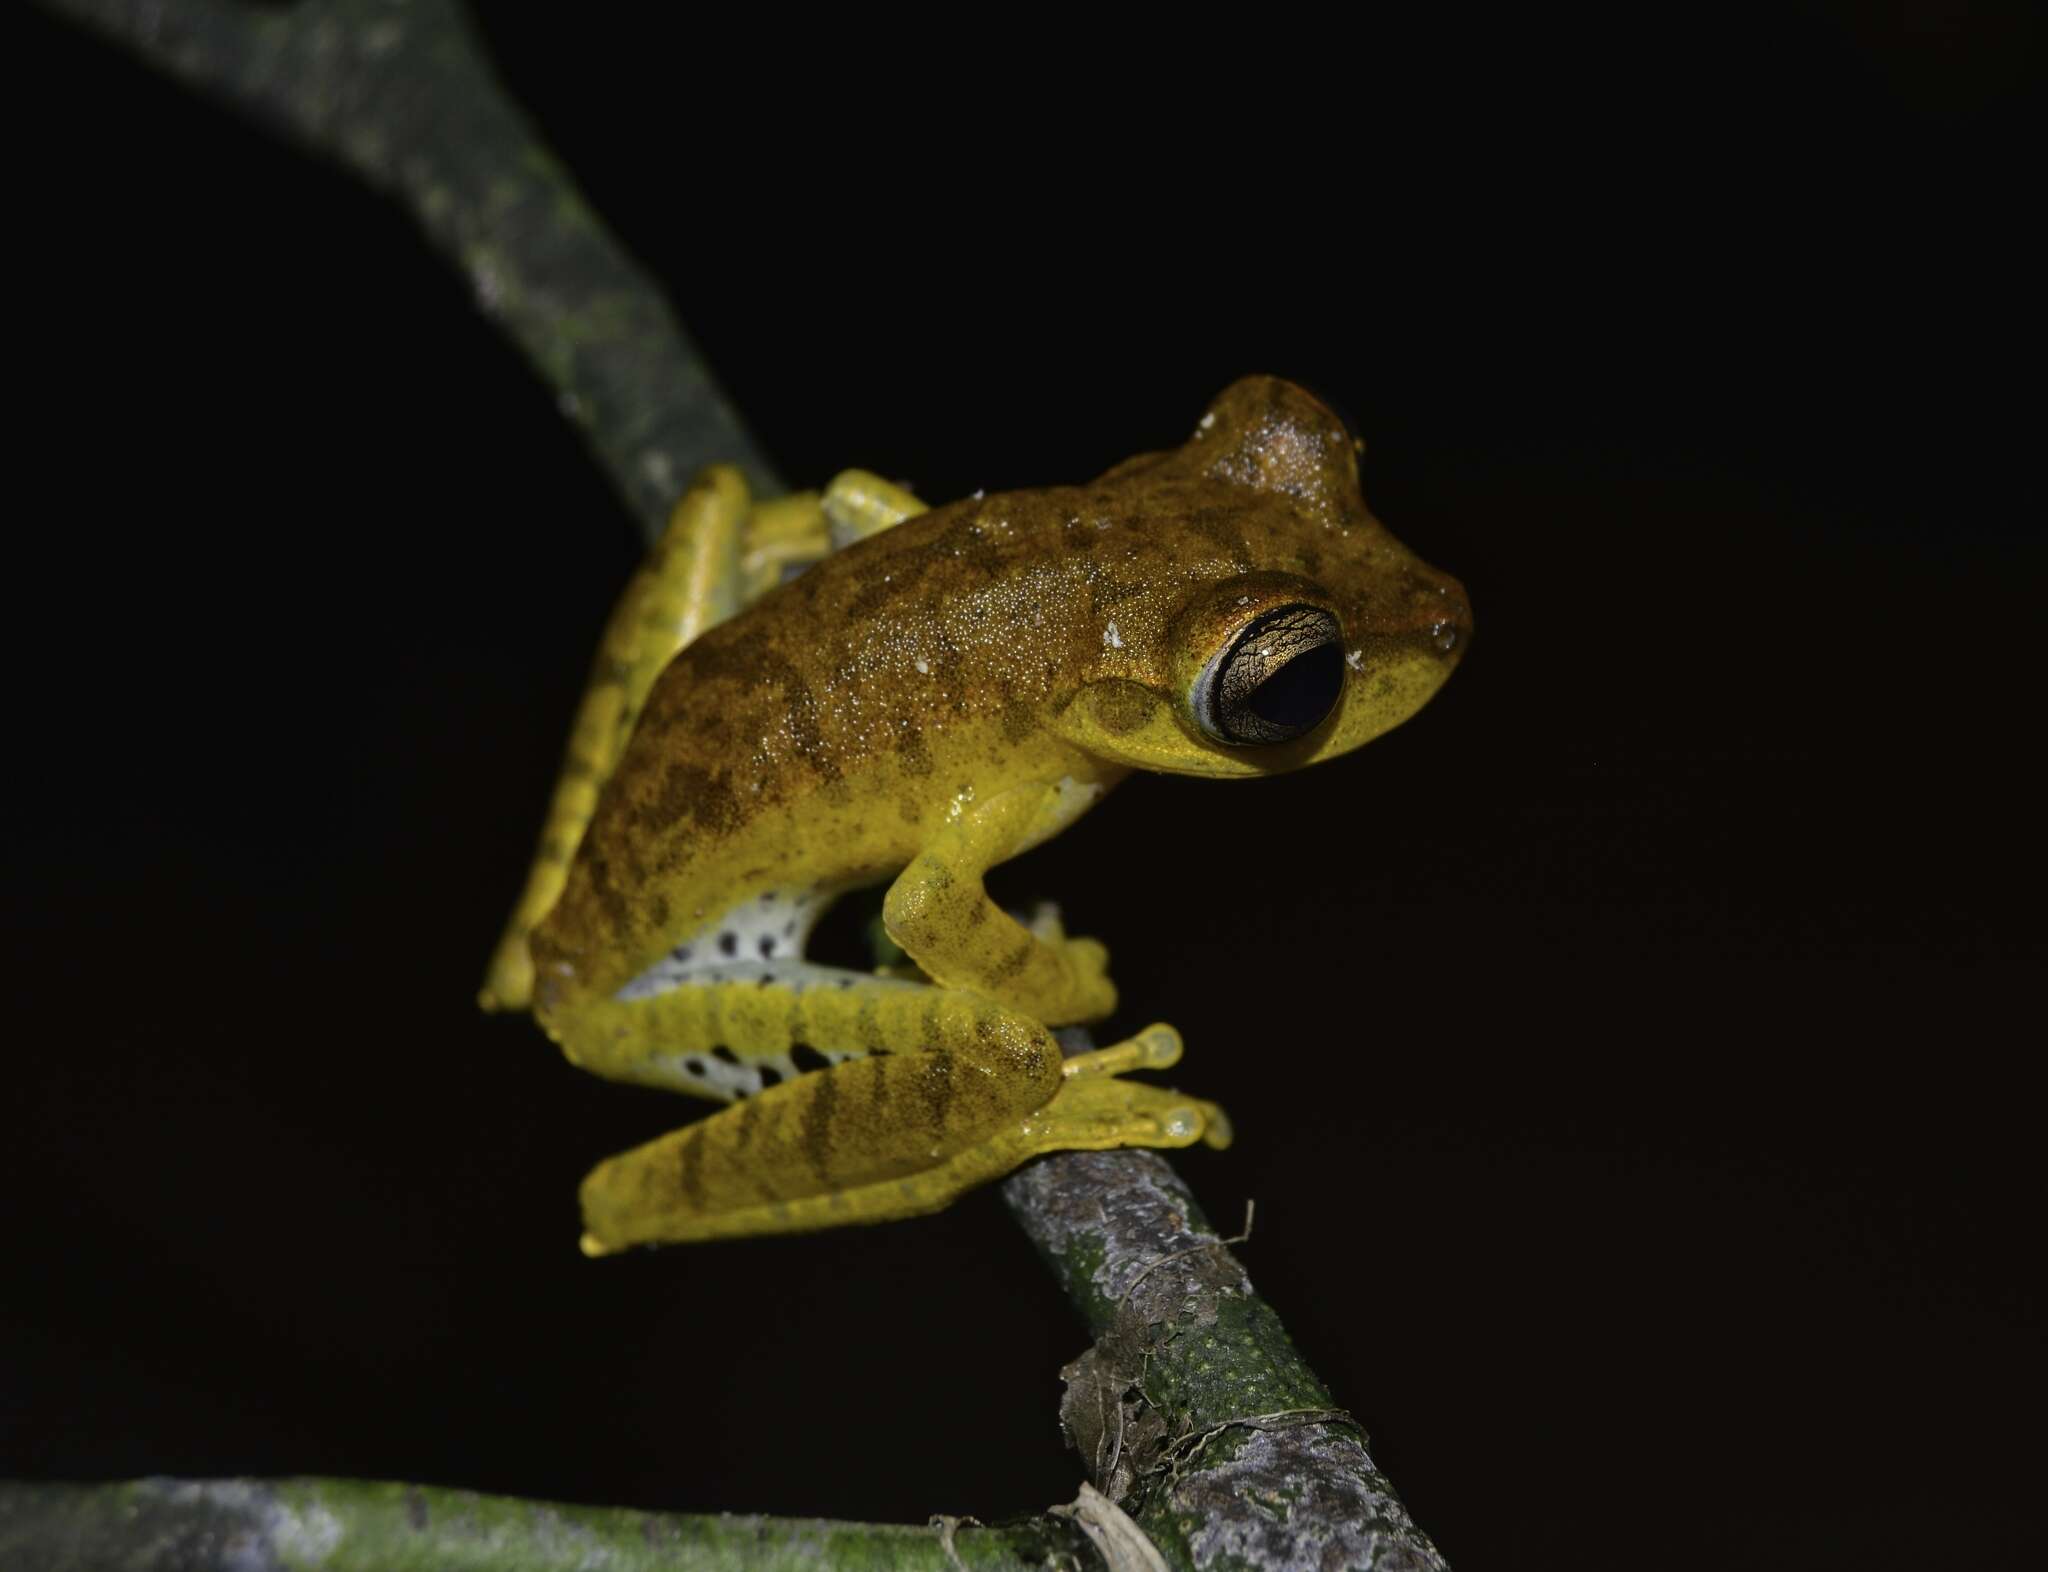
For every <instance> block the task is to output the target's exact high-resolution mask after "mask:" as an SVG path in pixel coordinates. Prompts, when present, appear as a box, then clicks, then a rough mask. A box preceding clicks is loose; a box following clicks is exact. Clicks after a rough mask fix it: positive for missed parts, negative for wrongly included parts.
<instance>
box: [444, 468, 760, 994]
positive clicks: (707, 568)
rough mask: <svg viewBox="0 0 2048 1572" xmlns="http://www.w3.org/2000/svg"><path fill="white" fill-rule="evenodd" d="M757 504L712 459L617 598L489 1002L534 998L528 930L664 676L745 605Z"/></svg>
mask: <svg viewBox="0 0 2048 1572" xmlns="http://www.w3.org/2000/svg"><path fill="white" fill-rule="evenodd" d="M748 513H749V505H748V495H747V485H746V481H745V480H744V479H742V478H741V476H740V472H739V471H738V470H737V469H734V468H733V467H731V466H730V465H723V464H721V465H714V466H713V467H712V468H710V469H707V470H705V471H704V473H703V474H701V475H699V476H698V477H697V479H696V481H695V482H694V483H692V485H691V486H690V489H689V490H688V491H686V492H684V493H683V495H682V497H681V499H680V500H679V501H678V502H677V503H676V506H675V511H674V512H673V513H672V514H671V515H670V516H669V523H668V528H667V529H666V530H665V531H664V532H663V534H662V537H661V539H660V541H659V542H657V543H656V545H655V547H654V549H653V550H652V551H650V552H649V553H648V555H647V559H646V561H645V562H643V563H642V564H641V566H640V569H639V571H638V572H637V573H635V574H634V575H633V578H632V580H631V582H629V583H628V584H627V586H626V591H625V593H624V594H623V595H622V596H620V598H619V603H618V605H617V607H615V608H614V609H613V611H612V615H611V620H610V621H609V622H608V623H607V624H606V625H605V630H604V637H603V639H602V640H601V641H600V643H599V645H598V651H597V658H596V660H595V661H594V662H593V663H592V666H591V673H590V681H589V683H588V685H587V686H586V687H585V688H584V691H583V701H582V703H581V705H580V706H579V707H578V709H577V711H576V720H575V724H574V726H573V727H572V728H571V730H570V734H569V746H568V749H567V752H566V756H565V757H564V759H563V761H562V770H561V774H560V775H559V776H558V777H557V780H556V784H555V794H554V797H553V799H552V800H551V801H550V803H549V805H548V813H547V818H546V820H545V822H544V823H543V825H542V828H541V836H540V846H539V849H538V850H537V851H536V852H535V854H534V860H533V865H532V868H531V870H530V871H529V872H528V874H527V878H526V887H525V889H524V891H523V892H522V893H521V894H520V897H519V901H518V904H517V905H515V906H514V907H513V909H512V916H511V919H510V920H509V921H508V922H507V923H506V925H505V932H504V934H503V936H502V937H501V938H500V939H499V941H498V948H497V950H496V951H495V952H494V953H493V955H492V957H491V963H490V968H489V970H488V971H487V972H486V974H485V977H484V986H483V991H482V994H481V995H480V998H479V1002H480V1003H481V1004H482V1005H483V1006H484V1008H485V1009H487V1010H488V1009H499V1010H505V1009H521V1008H524V1007H525V1005H526V1004H527V1003H528V1002H529V1001H530V999H531V998H532V994H533V962H532V959H531V957H530V956H529V955H528V954H527V948H526V939H527V935H528V934H529V933H531V932H532V931H533V927H534V925H535V924H536V923H538V922H539V921H540V920H541V918H543V917H545V916H546V915H547V914H548V911H549V909H550V908H552V907H553V905H554V904H555V901H556V900H557V898H559V897H560V895H561V893H562V885H563V883H564V881H565V880H566V879H567V877H568V871H569V864H570V861H571V860H572V859H573V858H574V857H575V855H576V847H577V844H578V843H579V842H580V841H581V840H582V839H583V832H584V830H585V829H587V828H588V827H589V824H590V816H591V813H592V811H593V810H594V809H595V808H596V805H597V793H598V789H599V788H600V787H601V786H603V784H604V782H605V780H606V778H607V777H608V776H610V774H611V772H612V769H613V767H614V766H615V765H616V764H617V763H618V761H619V756H620V755H621V754H622V753H623V752H624V751H625V747H626V740H627V738H628V737H629V736H630V735H631V734H632V730H633V722H634V721H635V720H636V719H638V717H639V714H640V707H641V705H642V704H644V703H645V702H646V699H647V693H648V690H649V689H650V688H652V687H653V685H654V679H655V678H656V677H658V676H660V675H661V671H662V668H663V667H665V666H667V665H668V663H669V662H670V661H671V660H672V659H674V658H675V655H676V652H677V651H678V650H680V649H681V648H682V647H683V646H684V645H685V644H688V643H689V642H690V641H691V640H692V639H694V638H696V637H697V635H698V634H700V633H702V632H703V631H704V630H705V629H706V628H709V627H712V626H714V625H715V624H717V623H720V622H723V621H724V620H725V619H726V618H727V617H730V616H731V615H732V614H733V613H734V612H735V611H737V610H739V609H740V607H741V605H742V603H743V589H744V585H743V582H742V575H741V565H740V546H741V534H742V531H743V530H744V529H745V527H746V524H747V518H748Z"/></svg>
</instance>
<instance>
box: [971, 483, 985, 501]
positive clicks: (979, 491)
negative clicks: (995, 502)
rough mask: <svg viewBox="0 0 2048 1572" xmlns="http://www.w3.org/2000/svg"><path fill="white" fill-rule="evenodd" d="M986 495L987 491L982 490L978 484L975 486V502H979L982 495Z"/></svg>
mask: <svg viewBox="0 0 2048 1572" xmlns="http://www.w3.org/2000/svg"><path fill="white" fill-rule="evenodd" d="M987 495H988V493H987V492H986V491H983V490H982V489H981V488H980V487H979V486H977V487H976V488H975V490H974V500H975V501H976V502H979V501H980V500H981V499H982V498H983V497H985V496H987Z"/></svg>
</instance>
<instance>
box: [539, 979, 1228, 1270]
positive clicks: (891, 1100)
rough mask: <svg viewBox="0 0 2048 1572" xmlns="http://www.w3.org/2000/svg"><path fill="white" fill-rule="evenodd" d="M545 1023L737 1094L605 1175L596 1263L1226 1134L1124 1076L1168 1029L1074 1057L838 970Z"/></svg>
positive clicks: (610, 1005) (924, 991)
mask: <svg viewBox="0 0 2048 1572" xmlns="http://www.w3.org/2000/svg"><path fill="white" fill-rule="evenodd" d="M547 1024H548V1027H549V1030H550V1031H551V1032H553V1033H554V1034H555V1035H556V1037H557V1039H558V1040H559V1041H560V1042H561V1043H562V1045H563V1048H564V1050H565V1051H566V1052H567V1053H568V1055H569V1057H570V1059H571V1060H572V1061H573V1062H575V1063H577V1064H578V1065H581V1066H583V1067H584V1068H587V1069H590V1070H593V1071H595V1072H597V1073H599V1074H602V1075H607V1076H611V1077H613V1078H616V1079H620V1080H630V1081H638V1082H641V1083H644V1084H653V1085H662V1086H669V1087H672V1088H674V1089H676V1090H680V1091H689V1092H694V1093H697V1094H698V1095H704V1096H720V1095H723V1096H726V1097H729V1098H733V1099H735V1100H736V1106H733V1107H730V1108H727V1109H725V1110H723V1111H722V1112H719V1113H716V1114H713V1115H712V1116H710V1117H709V1118H707V1119H703V1120H700V1121H699V1122H697V1123H695V1124H692V1125H689V1126H686V1127H685V1128H683V1129H681V1130H677V1131H674V1132H672V1133H670V1134H668V1135H665V1136H662V1137H660V1138H659V1139H657V1140H655V1141H651V1142H649V1143H648V1144H646V1145H645V1146H641V1147H638V1148H635V1149H634V1150H632V1151H630V1152H625V1153H622V1154H620V1155H619V1156H617V1157H614V1158H611V1159H609V1160H608V1161H606V1162H604V1163H602V1164H600V1165H599V1166H598V1167H597V1168H596V1169H595V1170H594V1171H593V1172H592V1173H591V1175H590V1177H589V1178H588V1179H586V1180H585V1181H584V1185H583V1192H582V1198H583V1213H584V1225H585V1234H584V1240H583V1247H584V1249H585V1251H586V1252H587V1253H589V1254H592V1255H602V1254H607V1253H610V1252H611V1251H614V1250H618V1249H622V1248H625V1247H627V1246H630V1245H636V1244H652V1243H657V1242H677V1241H685V1240H696V1239H710V1238H719V1237H728V1236H733V1235H741V1234H761V1233H785V1232H796V1231H801V1230H805V1229H813V1228H827V1227H833V1226H837V1225H839V1224H842V1223H860V1222H881V1221H886V1220H889V1219H892V1218H899V1217H909V1216H914V1215H917V1214H919V1213H923V1212H930V1211H935V1210H937V1209H938V1208H940V1207H942V1206H944V1205H946V1204H947V1203H948V1202H950V1201H952V1200H953V1199H954V1198H955V1197H957V1196H958V1195H960V1194H961V1193H962V1192H963V1191H965V1190H968V1189H970V1188H972V1187H974V1186H976V1185H979V1184H982V1183H985V1182H986V1181H988V1180H990V1179H993V1178H996V1177H998V1176H999V1175H1001V1174H1003V1173H1006V1172H1008V1171H1009V1170H1010V1169H1011V1168H1014V1167H1015V1166H1016V1165H1017V1164H1018V1163H1020V1162H1022V1161H1023V1160H1024V1159H1025V1158H1027V1157H1030V1156H1032V1155H1034V1154H1035V1153H1037V1152H1041V1151H1052V1150H1059V1149H1062V1148H1068V1147H1075V1146H1089V1147H1107V1146H1133V1145H1143V1146H1185V1145H1188V1144H1189V1143H1191V1142H1193V1141H1195V1140H1197V1139H1201V1138H1202V1137H1203V1136H1204V1135H1205V1134H1206V1135H1208V1136H1209V1137H1210V1138H1211V1139H1212V1140H1214V1139H1217V1138H1218V1136H1219V1135H1220V1134H1221V1132H1222V1129H1223V1127H1222V1126H1221V1125H1220V1123H1219V1121H1220V1118H1221V1116H1220V1113H1219V1112H1218V1111H1217V1110H1216V1109H1215V1108H1214V1107H1213V1106H1212V1105H1209V1104H1206V1103H1202V1102H1199V1101H1197V1100H1195V1099H1191V1098H1186V1097H1182V1096H1180V1095H1178V1094H1176V1093H1172V1092H1168V1091H1164V1090H1161V1089H1158V1088H1155V1087H1146V1086H1137V1085H1134V1084H1132V1083H1126V1082H1121V1081H1115V1080H1113V1077H1114V1076H1115V1075H1116V1074H1117V1073H1118V1072H1120V1071H1122V1070H1125V1069H1134V1068H1153V1067H1159V1066H1163V1065H1166V1064H1170V1063H1172V1062H1173V1060H1174V1059H1175V1058H1176V1057H1177V1056H1178V1053H1179V1045H1180V1044H1179V1038H1178V1036H1177V1035H1176V1034H1175V1033H1174V1032H1173V1031H1172V1029H1171V1028H1168V1027H1152V1028H1148V1029H1147V1031H1145V1032H1143V1033H1140V1034H1139V1036H1138V1037H1136V1038H1133V1039H1132V1040H1131V1041H1130V1042H1128V1043H1123V1044H1117V1045H1115V1046H1113V1047H1111V1048H1108V1049H1104V1050H1101V1051H1100V1052H1099V1053H1097V1054H1092V1055H1083V1056H1081V1057H1079V1058H1076V1059H1071V1060H1066V1061H1062V1060H1061V1058H1060V1052H1059V1048H1058V1045H1057V1044H1056V1043H1055V1042H1054V1041H1053V1039H1052V1036H1051V1034H1050V1033H1049V1032H1048V1031H1047V1030H1046V1029H1045V1028H1044V1027H1043V1026H1041V1025H1039V1024H1038V1023H1037V1022H1036V1021H1033V1020H1031V1019H1030V1018H1029V1017H1027V1016H1024V1015H1021V1014H1019V1013H1018V1012H1016V1011H1014V1010H1011V1009H1009V1008H1007V1007H1005V1006H1004V1005H1002V1004H1000V1003H998V1002H997V1001H995V1000H993V999H991V998H989V997H987V996H986V995H982V994H975V993H970V992H966V991H964V990H958V989H949V988H938V987H933V986H930V985H926V984H919V983H908V982H901V981H893V980H889V979H883V978H876V977H871V976H868V975H866V974H863V973H857V972H840V971H836V970H833V969H830V968H825V967H810V966H804V965H802V964H797V965H794V966H792V965H789V964H786V963H768V962H742V963H738V964H735V965H732V966H729V967H724V968H721V971H720V975H719V977H718V978H717V980H715V981H713V980H710V979H709V977H708V975H707V977H706V978H705V980H702V981H689V982H679V983H678V984H677V985H676V986H673V987H670V988H668V989H665V990H664V991H662V992H659V993H654V994H650V995H645V996H641V997H637V998H627V997H615V998H611V999H602V1000H586V1001H584V1002H583V1003H582V1004H580V1005H579V1006H576V1007H574V1008H573V1009H572V1010H571V1011H569V1012H567V1013H565V1014H563V1015H558V1016H556V1017H553V1018H551V1019H550V1020H549V1021H548V1022H547ZM814 1044H815V1045H816V1046H814ZM828 1045H829V1046H828ZM1111 1087H1114V1088H1115V1090H1113V1091H1108V1092H1105V1091H1104V1088H1111Z"/></svg>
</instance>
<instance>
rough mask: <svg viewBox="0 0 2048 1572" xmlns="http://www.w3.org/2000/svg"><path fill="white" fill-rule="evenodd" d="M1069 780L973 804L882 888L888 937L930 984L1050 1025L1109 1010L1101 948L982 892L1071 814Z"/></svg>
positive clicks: (1112, 996) (1109, 987) (1111, 992)
mask: <svg viewBox="0 0 2048 1572" xmlns="http://www.w3.org/2000/svg"><path fill="white" fill-rule="evenodd" d="M1086 790H1088V788H1086V787H1075V786H1073V785H1072V784H1071V783H1068V782H1062V783H1060V784H1059V785H1045V786H1025V787H1019V788H1017V789H1015V790H1012V791H1007V792H1003V793H1001V794H999V795H998V796H995V797H991V798H990V799H989V800H988V801H986V802H984V803H981V804H978V805H977V806H976V807H974V808H973V809H971V810H969V811H968V812H967V813H965V814H962V815H961V817H960V818H959V819H958V820H956V821H955V822H954V823H952V824H950V825H948V826H947V827H946V828H945V829H944V830H942V831H941V832H940V833H939V834H938V835H937V836H936V837H935V838H934V839H933V840H932V841H931V843H930V844H929V845H927V846H926V847H925V848H924V850H922V851H921V852H919V853H918V855H917V856H916V857H915V858H914V859H912V861H911V863H910V865H909V866H908V867H906V868H905V869H904V870H903V872H902V873H901V874H900V875H898V876H897V879H896V882H895V883H894V884H892V885H890V886H889V893H888V895H887V896H886V897H885V898H884V900H883V903H882V921H883V923H884V925H885V926H886V927H887V928H888V930H889V936H890V937H891V938H893V939H894V940H895V941H896V942H897V943H898V944H900V945H902V946H903V948H904V950H905V951H906V952H907V953H908V954H909V956H910V957H911V959H912V960H914V961H916V962H917V964H918V966H919V967H920V968H921V969H922V970H923V971H924V972H925V974H926V975H927V976H929V977H931V978H932V979H933V980H934V981H936V982H939V983H942V984H945V985H947V986H949V987H956V988H973V989H976V990H978V991H980V992H983V993H987V994H990V995H992V996H994V997H995V998H997V999H1000V1000H1002V1001H1003V1002H1004V1003H1005V1004H1008V1005H1011V1006H1012V1007H1014V1008H1016V1009H1019V1010H1022V1011H1024V1012H1025V1013H1026V1014H1028V1015H1031V1016H1033V1017H1035V1018H1036V1019H1038V1020H1041V1021H1045V1022H1048V1023H1050V1024H1051V1025H1054V1026H1064V1025H1068V1024H1070V1023H1072V1022H1077V1021H1093V1020H1100V1019H1101V1018H1102V1017H1103V1016H1105V1015H1107V1014H1109V1013H1110V1011H1112V1010H1113V1009H1115V1008H1116V988H1115V986H1114V985H1113V984H1112V983H1111V982H1110V980H1109V978H1108V976H1107V975H1106V970H1105V969H1106V967H1107V965H1108V961H1109V955H1108V952H1107V951H1106V950H1104V949H1103V947H1102V946H1101V945H1100V944H1097V943H1096V942H1095V941H1094V940H1092V939H1068V938H1066V937H1065V936H1064V935H1063V934H1061V933H1059V932H1058V930H1057V926H1056V925H1054V924H1037V923H1034V925H1033V926H1034V927H1041V926H1042V927H1044V928H1045V930H1046V931H1045V932H1043V933H1037V932H1033V931H1032V929H1028V928H1026V927H1024V926H1023V925H1022V924H1020V923H1019V922H1018V921H1017V920H1016V919H1015V918H1013V917H1011V916H1010V915H1009V914H1008V913H1007V912H1005V911H1004V910H1003V909H1002V908H1001V907H999V906H997V905H996V903H995V902H994V901H992V900H990V899H989V896H988V891H987V889H986V888H985V887H984V885H983V883H982V876H983V874H984V873H986V871H987V870H988V869H989V868H991V867H993V866H994V865H995V864H997V863H999V862H1001V861H1002V860H1003V859H1004V858H1006V857H1008V856H1010V855H1011V854H1012V853H1013V852H1015V851H1016V850H1017V849H1018V848H1019V847H1021V846H1026V845H1031V844H1034V843H1035V842H1036V841H1037V840H1039V839H1043V837H1044V833H1045V830H1046V826H1047V824H1048V823H1049V822H1057V821H1060V820H1062V818H1063V817H1064V818H1071V817H1072V815H1073V812H1074V811H1075V810H1074V808H1073V806H1072V804H1071V803H1070V802H1069V801H1068V800H1067V799H1068V798H1069V797H1070V796H1071V795H1072V794H1073V793H1074V792H1076V791H1086Z"/></svg>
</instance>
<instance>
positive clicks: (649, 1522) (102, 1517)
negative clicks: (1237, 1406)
mask: <svg viewBox="0 0 2048 1572" xmlns="http://www.w3.org/2000/svg"><path fill="white" fill-rule="evenodd" d="M1096 1564H1097V1562H1096V1560H1095V1554H1094V1551H1093V1550H1092V1549H1091V1548H1090V1547H1089V1544H1088V1541H1087V1539H1086V1537H1085V1536H1084V1534H1083V1532H1082V1530H1081V1529H1080V1528H1079V1526H1078V1525H1075V1524H1072V1523H1069V1522H1067V1521H1065V1520H1063V1519H1059V1518H1046V1519H1033V1520H1032V1521H1030V1522H1028V1523H1022V1524H1017V1525H1014V1526H1010V1527H999V1528H983V1527H980V1526H978V1525H967V1526H961V1525H954V1524H940V1525H936V1526H933V1527H930V1528H908V1527H900V1528H899V1527H895V1526H892V1525H887V1524H874V1523H834V1522H830V1521H828V1520H825V1519H822V1518H769V1517H740V1516H734V1515H731V1514H725V1513H721V1514H718V1515H716V1516H685V1515H678V1514H671V1513H663V1512H629V1511H625V1510H623V1509H621V1508H618V1507H586V1506H564V1505H560V1504H557V1503H554V1502H549V1501H522V1500H518V1499H515V1498H512V1497H507V1496H484V1495H477V1494H475V1493H474V1492H472V1491H468V1490H435V1489H429V1488H427V1487H425V1486H421V1485H399V1484H378V1483H371V1482H366V1481H362V1480H354V1479H279V1480H248V1479H218V1480H205V1481H194V1480H177V1479H140V1480H136V1481H133V1482H132V1483H128V1484H118V1485H27V1484H14V1483H7V1484H0V1566H6V1567H20V1568H24V1569H26V1568H30V1567H33V1568H36V1569H37V1572H173V1569H175V1572H195V1569H200V1568H214V1567H219V1568H233V1569H234V1572H273V1569H275V1572H284V1569H286V1568H315V1567H317V1568H320V1569H321V1572H413V1569H418V1572H504V1569H507V1568H512V1569H516V1572H556V1569H560V1572H820V1569H822V1568H832V1569H834V1572H885V1569H887V1572H926V1569H929V1572H962V1569H968V1572H1026V1569H1040V1568H1045V1567H1074V1568H1079V1567H1089V1566H1094V1565H1096Z"/></svg>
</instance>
